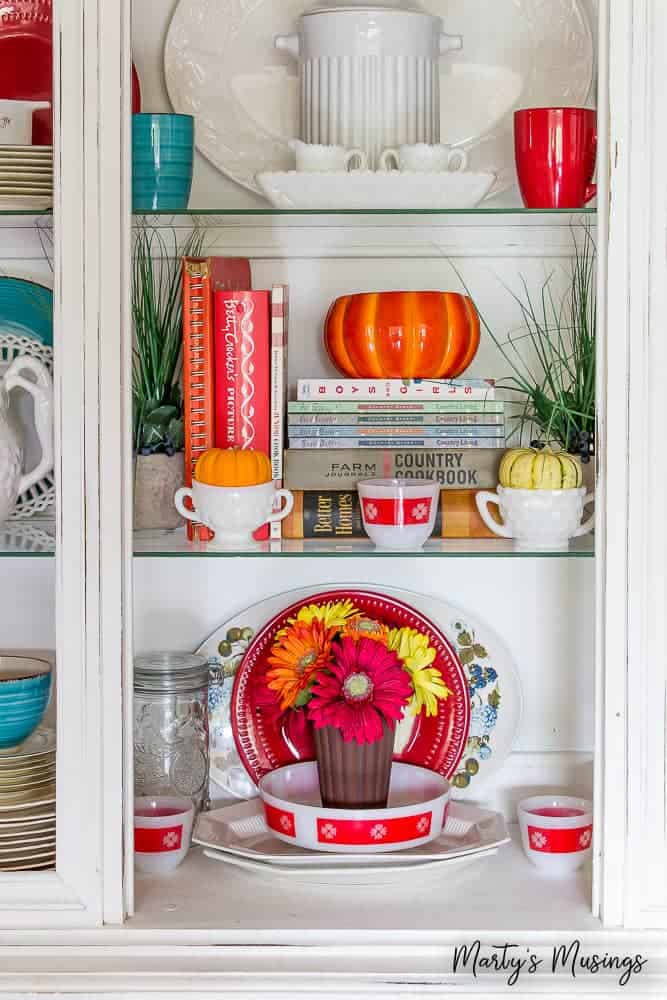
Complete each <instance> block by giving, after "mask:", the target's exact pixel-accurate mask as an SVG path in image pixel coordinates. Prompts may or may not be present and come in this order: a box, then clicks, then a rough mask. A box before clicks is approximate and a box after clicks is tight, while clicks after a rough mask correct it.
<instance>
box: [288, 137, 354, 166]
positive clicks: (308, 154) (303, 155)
mask: <svg viewBox="0 0 667 1000" xmlns="http://www.w3.org/2000/svg"><path fill="white" fill-rule="evenodd" d="M288 146H289V148H290V149H291V150H292V151H293V152H294V153H295V154H296V169H297V170H298V171H299V172H300V173H304V172H308V173H323V172H328V171H349V170H368V156H367V154H366V153H365V152H364V151H363V149H346V148H345V147H344V146H319V145H317V144H316V143H309V142H301V140H300V139H291V140H290V141H289V143H288Z"/></svg>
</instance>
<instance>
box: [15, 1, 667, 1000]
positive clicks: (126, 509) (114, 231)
mask: <svg viewBox="0 0 667 1000" xmlns="http://www.w3.org/2000/svg"><path fill="white" fill-rule="evenodd" d="M139 2H148V0H139ZM53 7H54V17H55V22H56V45H55V61H56V79H57V93H58V102H57V104H58V107H57V114H56V119H57V128H56V134H57V140H56V143H57V148H56V157H55V170H56V206H55V237H56V247H55V259H56V287H55V293H56V294H55V303H56V306H55V308H56V316H55V323H56V338H55V341H56V350H57V414H58V415H57V426H56V434H57V438H58V441H59V442H66V447H61V448H58V454H59V455H60V460H59V465H58V469H57V473H58V489H59V504H58V510H57V519H58V553H57V559H56V565H57V587H58V595H57V654H58V662H59V670H58V686H59V690H58V727H59V755H58V854H57V871H56V872H54V873H50V874H48V875H39V874H33V875H27V876H24V875H17V876H16V877H10V878H8V877H4V878H3V879H2V881H0V991H3V992H5V993H8V994H27V993H30V994H33V993H56V992H58V993H60V994H61V995H62V994H69V993H73V994H74V993H78V994H81V993H84V994H86V995H88V996H94V995H98V994H99V995H100V996H101V995H105V996H107V995H109V994H117V993H122V994H123V995H125V996H127V997H134V996H139V995H142V994H145V993H146V992H149V991H152V992H154V993H156V994H162V993H163V992H164V993H165V994H166V993H169V995H171V996H178V995H183V996H185V995H188V994H189V993H190V992H191V991H192V990H193V989H197V990H198V991H202V990H203V991H206V992H207V993H210V994H211V995H220V996H222V995H224V996H225V997H226V998H233V997H237V996H238V997H241V996H244V997H245V996H253V997H257V998H260V997H269V996H274V995H277V991H279V990H285V991H288V992H290V993H291V994H295V993H296V994H301V995H303V996H311V995H314V994H315V993H318V994H319V993H322V992H324V991H326V995H327V996H330V997H332V998H333V997H342V996H345V997H351V996H362V995H364V996H365V995H370V994H377V995H381V996H385V997H388V996H407V995H415V994H419V993H421V992H424V994H425V995H426V994H428V995H429V996H445V995H448V994H449V993H450V991H451V992H458V993H465V994H466V995H478V996H490V995H491V993H492V992H495V991H496V990H497V991H498V992H502V990H501V985H502V983H501V980H499V979H497V978H494V979H492V980H487V983H486V985H485V987H484V988H483V987H482V985H481V984H480V983H479V982H477V983H476V982H475V981H473V979H472V978H471V977H469V976H460V975H459V976H457V977H456V978H454V977H452V975H451V956H452V948H453V947H454V946H455V945H456V944H461V943H464V942H465V940H468V939H469V938H470V937H471V935H470V934H469V933H466V934H465V935H458V936H457V935H455V934H452V933H446V934H445V933H438V931H437V930H436V929H434V930H433V932H432V933H431V934H428V935H425V936H423V937H422V938H421V939H420V940H419V941H416V940H414V939H412V938H407V939H406V937H405V936H401V935H399V934H393V933H388V934H386V935H381V934H378V933H376V932H374V931H373V929H372V928H368V927H364V923H363V907H360V921H359V929H358V930H357V931H355V932H354V933H351V932H340V933H332V934H330V935H326V936H323V935H321V934H316V933H313V934H312V936H311V937H307V938H306V939H304V940H302V941H301V942H296V941H294V940H293V939H291V938H290V936H289V935H287V934H285V935H281V933H280V931H279V930H278V929H276V932H275V934H272V935H269V934H267V933H266V932H262V933H261V934H255V935H253V934H252V933H250V932H245V931H244V930H243V929H242V928H241V929H239V930H237V931H234V932H227V933H225V934H223V933H217V932H215V931H214V930H202V931H196V930H192V931H181V930H178V929H174V930H169V931H150V930H142V931H135V930H133V929H132V924H131V921H130V923H129V925H128V926H126V927H123V926H122V924H123V921H124V918H125V915H126V913H127V912H128V911H131V908H132V878H131V873H130V872H128V871H125V870H124V857H125V856H126V853H127V848H128V846H129V840H128V836H129V834H128V832H127V824H125V827H126V830H125V833H124V832H123V830H124V822H123V819H124V814H125V811H126V809H127V807H128V805H129V802H130V797H131V788H130V787H128V784H129V783H128V782H125V789H124V791H123V784H124V781H123V777H124V774H128V773H129V772H130V762H129V760H128V757H127V755H128V754H129V753H130V752H131V736H130V734H129V733H128V732H127V726H126V733H125V736H124V735H123V723H124V719H125V722H126V723H127V720H128V718H129V714H128V705H127V700H126V703H125V705H123V691H124V690H125V692H126V693H127V691H128V690H130V688H129V679H130V676H131V654H132V623H131V610H132V602H131V582H132V581H131V574H132V537H131V512H130V507H131V491H130V486H131V483H130V477H131V455H130V453H129V448H130V438H131V436H130V416H131V414H130V384H129V372H130V351H131V324H130V315H129V301H128V298H129V297H128V288H129V284H130V239H131V216H130V135H129V114H128V108H129V91H130V66H131V56H130V50H131V19H130V0H54V4H53ZM600 7H601V12H600V37H601V45H600V91H599V106H600V149H601V157H600V164H599V175H600V177H599V180H600V206H601V207H600V211H599V220H598V242H599V245H600V247H601V248H604V247H605V246H608V248H609V249H608V255H607V257H606V259H605V255H604V253H602V254H601V258H600V278H599V280H600V296H599V298H600V303H601V306H600V308H601V320H602V323H601V329H602V330H605V329H606V338H605V346H604V347H603V348H602V355H601V361H602V363H601V364H600V366H599V391H600V398H605V399H606V406H605V407H604V408H603V414H604V418H603V419H602V420H601V423H600V428H599V462H600V471H601V481H602V483H603V484H605V483H606V491H605V492H606V495H605V496H603V495H602V494H601V493H599V494H598V504H597V506H598V521H599V523H598V529H597V554H598V559H597V567H598V568H597V584H598V614H597V650H598V652H597V664H596V678H597V708H598V711H597V732H596V782H595V786H596V834H595V838H596V839H595V842H596V845H597V850H596V859H595V872H594V892H593V912H594V915H598V916H599V918H600V921H601V924H600V926H601V928H602V927H603V928H605V929H604V930H602V929H601V930H600V931H596V932H592V933H587V934H585V935H582V937H583V938H584V941H585V943H586V944H587V945H588V946H590V947H595V948H597V949H602V950H606V951H608V952H610V953H615V952H618V953H626V952H633V951H642V952H643V953H644V954H646V955H648V956H649V958H650V967H649V970H648V972H647V975H646V976H645V977H642V982H641V985H642V988H643V989H644V990H646V991H647V992H655V993H656V994H658V995H663V996H664V995H666V994H667V987H666V986H665V984H666V983H667V936H665V931H667V797H666V780H667V763H666V723H665V716H666V705H667V700H666V684H667V641H666V635H665V617H666V614H665V613H666V611H667V590H666V585H665V581H666V575H667V529H666V527H665V524H666V518H665V494H666V491H667V490H666V488H667V476H666V474H665V468H666V463H665V462H664V459H663V457H662V456H663V454H664V447H665V445H664V425H665V403H664V400H665V396H666V395H667V336H666V335H665V317H666V316H667V281H666V280H665V279H666V267H667V262H666V258H665V251H666V236H667V186H666V185H665V177H664V165H665V163H667V131H666V130H665V126H664V118H665V108H666V107H667V65H666V62H665V56H664V53H665V51H667V4H665V2H664V0H601V2H600ZM607 110H609V114H607ZM607 206H608V209H607ZM591 668H592V665H591ZM509 904H510V901H508V907H509ZM258 905H261V904H258ZM103 925H106V926H103ZM506 925H507V930H508V932H509V931H511V929H512V914H511V909H509V908H508V912H507V918H506ZM483 931H484V929H483V928H480V932H483ZM503 938H504V934H499V933H498V932H494V934H485V935H484V940H485V942H486V943H488V944H492V943H494V942H498V943H500V942H501V941H502V939H503ZM562 938H563V935H562V933H561V934H556V933H555V932H550V931H549V930H548V929H544V928H536V929H535V931H534V932H533V933H531V934H530V935H528V934H525V933H524V934H522V935H517V934H513V935H512V940H514V941H516V942H517V943H520V944H523V943H525V944H526V945H527V946H530V947H531V948H532V949H534V950H538V951H539V950H540V949H544V954H547V953H548V951H549V949H550V947H551V946H552V945H553V943H554V942H555V941H559V940H561V939H562ZM614 983H615V978H613V977H612V978H608V979H604V978H600V979H598V980H596V981H595V984H596V986H597V988H599V989H603V988H604V989H607V988H608V995H610V996H611V995H617V991H616V989H615V988H614ZM592 988H593V985H592V984H589V986H588V989H592ZM531 990H534V991H536V992H539V993H541V994H542V995H554V996H555V995H568V994H570V995H571V993H572V985H571V983H570V981H569V980H567V979H563V980H555V979H554V978H553V977H548V976H545V977H544V978H542V979H539V978H538V979H537V980H536V981H535V983H534V984H533V983H531ZM582 992H583V989H582ZM512 995H514V996H517V997H518V996H522V995H523V993H522V990H521V989H517V990H516V991H513V993H512ZM600 995H602V994H600Z"/></svg>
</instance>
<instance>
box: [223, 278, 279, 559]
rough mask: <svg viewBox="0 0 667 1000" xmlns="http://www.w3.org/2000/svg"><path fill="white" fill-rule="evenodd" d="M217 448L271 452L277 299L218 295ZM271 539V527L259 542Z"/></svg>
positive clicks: (252, 294)
mask: <svg viewBox="0 0 667 1000" xmlns="http://www.w3.org/2000/svg"><path fill="white" fill-rule="evenodd" d="M214 299H215V321H214V322H215V327H214V328H215V447H216V448H232V447H237V448H252V449H254V450H255V451H262V452H264V453H265V454H266V455H270V453H271V331H270V316H271V296H270V293H269V292H251V291H239V292H235V291H219V292H216V293H215V296H214ZM268 537H269V526H268V525H265V526H264V527H263V528H261V529H260V530H259V531H258V532H257V534H256V535H255V538H256V539H258V540H265V539H267V538H268Z"/></svg>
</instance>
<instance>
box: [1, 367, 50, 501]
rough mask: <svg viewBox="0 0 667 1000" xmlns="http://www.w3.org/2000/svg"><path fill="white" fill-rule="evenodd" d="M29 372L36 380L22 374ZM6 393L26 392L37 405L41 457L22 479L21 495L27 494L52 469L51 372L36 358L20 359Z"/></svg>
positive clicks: (9, 377)
mask: <svg viewBox="0 0 667 1000" xmlns="http://www.w3.org/2000/svg"><path fill="white" fill-rule="evenodd" d="M25 371H29V372H32V373H33V375H35V376H36V379H37V381H36V382H32V381H31V380H30V379H27V378H23V374H22V373H23V372H25ZM5 386H6V388H7V392H11V390H12V389H25V391H26V392H27V393H29V394H30V395H31V396H32V398H33V400H34V404H35V430H36V431H37V438H38V440H39V447H40V451H41V454H42V457H41V459H40V461H39V464H38V465H37V467H36V468H35V469H33V471H32V472H29V473H28V474H27V475H25V476H22V477H21V481H20V483H19V494H21V493H25V492H26V490H29V489H30V487H31V486H34V485H35V483H38V482H39V481H40V479H43V478H44V476H46V475H48V474H49V472H51V471H52V470H53V460H54V459H53V382H52V381H51V376H50V375H49V373H48V371H47V370H46V368H45V367H44V365H43V364H42V363H41V361H38V360H37V358H28V357H25V358H17V359H16V360H15V361H14V362H13V364H12V365H11V366H10V367H9V369H8V370H7V373H6V375H5Z"/></svg>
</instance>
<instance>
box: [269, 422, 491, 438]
mask: <svg viewBox="0 0 667 1000" xmlns="http://www.w3.org/2000/svg"><path fill="white" fill-rule="evenodd" d="M289 433H290V437H292V436H293V437H297V438H317V437H332V438H338V437H340V438H371V439H372V438H381V437H384V438H398V439H403V438H415V437H417V438H431V437H432V438H438V437H440V438H443V437H445V438H446V437H460V438H479V437H488V438H500V439H504V437H505V428H504V426H502V425H499V426H496V427H493V426H490V427H485V426H483V425H480V424H472V425H470V426H465V425H456V424H445V425H442V424H438V425H436V426H434V427H433V426H430V425H424V424H422V425H421V426H419V425H417V426H415V425H414V424H409V425H405V426H398V427H392V426H391V425H387V426H385V425H381V426H380V427H375V426H366V425H352V426H350V425H349V424H348V425H342V426H340V425H331V424H311V425H301V424H298V425H294V424H292V421H290V424H289Z"/></svg>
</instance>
